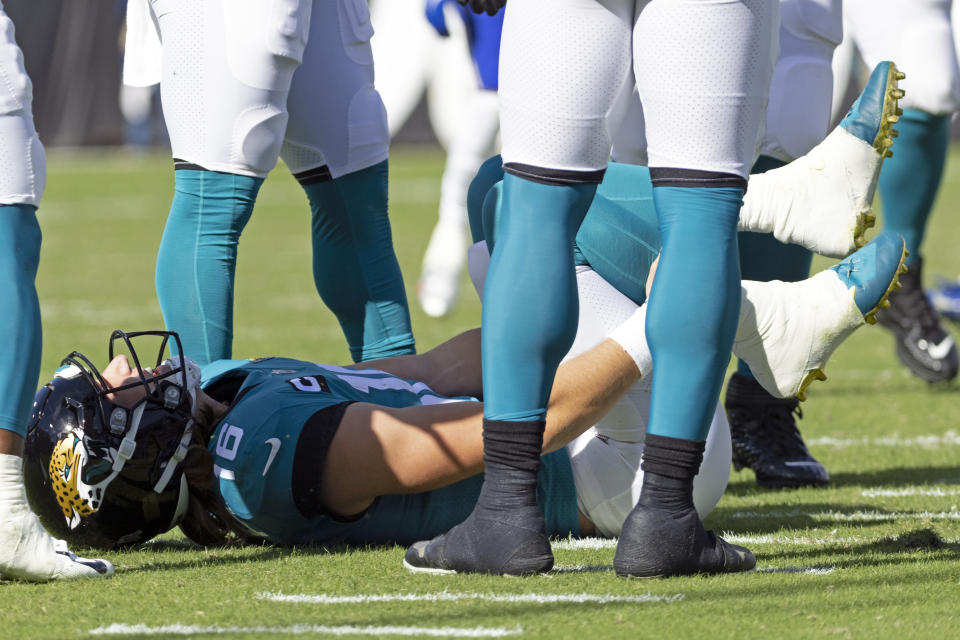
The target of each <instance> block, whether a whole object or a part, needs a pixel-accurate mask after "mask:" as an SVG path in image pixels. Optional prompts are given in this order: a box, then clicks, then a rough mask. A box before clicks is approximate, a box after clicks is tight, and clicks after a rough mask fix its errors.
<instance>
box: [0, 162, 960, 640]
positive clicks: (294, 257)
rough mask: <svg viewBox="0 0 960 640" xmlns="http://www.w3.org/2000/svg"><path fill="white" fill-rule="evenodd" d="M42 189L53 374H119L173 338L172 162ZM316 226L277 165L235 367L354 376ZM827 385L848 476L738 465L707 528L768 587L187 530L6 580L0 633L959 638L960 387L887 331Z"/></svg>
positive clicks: (397, 176) (951, 242)
mask: <svg viewBox="0 0 960 640" xmlns="http://www.w3.org/2000/svg"><path fill="white" fill-rule="evenodd" d="M442 160H443V158H442V156H441V154H440V153H439V152H437V151H434V150H432V149H419V148H416V149H399V150H397V151H395V152H394V153H393V157H392V163H391V179H392V182H391V196H392V198H391V211H392V214H391V215H392V220H393V228H394V239H395V242H396V245H397V249H398V253H399V256H400V262H401V266H402V268H403V270H404V273H405V274H406V276H407V287H408V292H410V296H411V299H413V297H414V294H413V291H414V285H415V282H416V277H417V275H418V272H419V262H420V257H421V255H422V252H423V250H424V248H425V246H426V241H427V235H428V234H429V231H430V229H431V227H432V224H433V222H434V216H435V212H436V204H437V200H438V195H439V176H440V172H441V169H442ZM947 171H948V172H947V175H946V178H945V184H944V188H943V190H942V191H941V195H940V199H939V202H938V205H937V211H936V212H935V214H934V216H933V220H932V223H931V227H930V230H929V234H928V240H927V251H926V256H927V271H928V274H929V276H931V277H932V276H933V275H934V274H937V273H940V274H944V275H951V276H953V275H956V274H958V273H960V252H958V251H957V246H958V239H960V220H958V219H957V216H956V214H955V210H956V209H957V208H958V206H960V149H954V151H953V154H952V158H951V162H950V164H949V165H948V169H947ZM48 184H49V186H48V189H47V193H46V195H45V199H44V206H43V208H42V210H41V224H42V226H43V229H44V245H43V247H44V248H43V256H42V264H41V267H40V275H39V279H38V286H39V290H40V297H41V301H42V307H43V321H44V341H45V342H44V359H43V362H44V364H43V374H42V377H43V379H44V380H45V379H47V378H48V377H49V376H50V375H51V373H52V370H53V368H54V367H55V366H56V365H57V364H58V362H59V359H60V358H61V357H62V356H63V355H65V354H66V353H67V352H69V351H70V350H72V349H80V350H82V351H84V352H86V353H87V354H88V355H91V356H93V357H94V358H95V360H97V361H100V360H102V359H105V358H106V339H107V336H108V335H109V332H110V330H112V329H114V328H124V329H146V328H159V327H160V326H161V324H162V323H161V316H160V311H159V306H158V304H157V302H156V299H155V296H154V289H153V265H154V259H155V256H156V250H157V246H158V244H159V241H160V234H161V230H162V228H163V222H164V218H165V215H166V211H167V208H168V205H169V200H170V190H171V187H172V171H171V166H170V161H169V159H168V158H165V157H160V156H152V155H146V156H142V155H129V154H122V153H120V154H98V153H82V154H66V153H62V152H52V153H51V154H50V158H49V181H48ZM308 225H309V216H308V212H307V208H306V203H305V198H304V196H303V194H302V192H301V191H300V189H299V187H298V186H297V185H296V183H295V182H294V181H293V179H292V178H290V176H289V174H288V173H287V172H286V171H285V170H284V169H283V168H281V169H278V170H277V171H276V172H275V173H274V175H273V176H271V178H270V180H268V181H267V183H266V185H265V186H264V189H263V191H262V192H261V196H260V199H259V202H258V205H257V210H256V213H255V215H254V217H253V220H252V222H251V223H250V225H249V226H248V228H247V230H246V232H245V234H244V236H243V240H242V242H241V250H240V263H239V273H238V276H237V301H236V316H235V321H236V340H235V344H234V354H235V355H236V356H262V355H285V356H298V357H305V358H310V359H313V360H318V361H330V362H335V363H344V362H346V361H347V359H348V358H347V350H346V348H345V346H344V344H343V339H342V337H341V334H340V331H339V328H338V327H337V325H336V323H335V321H334V320H333V317H332V316H331V315H330V314H329V313H328V312H327V311H326V310H325V309H324V308H323V306H322V305H321V303H320V302H319V300H318V298H317V295H316V293H315V290H314V288H313V281H312V275H311V267H310V249H309V240H308V238H309V226H308ZM826 264H828V263H827V262H826V261H818V262H817V263H816V268H823V267H824V266H825V265H826ZM464 282H465V284H466V280H465V281H464ZM467 286H468V285H467ZM474 297H475V296H473V294H472V290H470V289H465V290H464V293H463V295H462V298H461V303H460V305H459V306H458V307H457V310H456V312H455V313H454V314H453V315H452V316H451V317H449V318H445V319H443V320H434V319H431V318H428V317H427V316H425V315H423V314H422V313H421V312H420V311H419V309H418V308H416V305H415V304H414V305H413V310H412V311H413V321H414V329H415V332H416V335H417V338H418V344H419V347H420V348H421V349H425V348H428V347H430V346H433V345H435V344H437V343H438V342H440V341H441V340H443V339H445V338H446V337H449V336H450V335H452V334H453V333H454V332H456V331H458V330H460V329H464V328H468V327H471V326H475V325H476V324H477V323H478V322H479V304H478V303H477V302H476V301H475V300H474ZM827 373H828V375H829V376H830V380H829V381H828V382H826V383H818V384H816V385H814V386H813V387H812V389H811V391H810V393H809V400H808V401H807V402H805V403H804V404H803V412H804V415H803V420H802V423H801V426H802V429H803V432H804V434H805V436H806V438H807V440H808V443H809V444H810V446H811V449H812V451H813V453H814V455H816V456H817V457H818V458H819V459H820V460H821V461H822V462H824V463H825V464H826V466H827V467H828V468H829V469H830V471H831V473H832V474H833V483H832V484H831V486H830V488H828V489H821V490H794V491H774V492H770V491H761V490H758V489H757V488H756V487H755V485H754V482H753V477H752V475H751V474H750V472H743V473H740V474H736V473H735V474H733V476H732V477H731V484H730V487H729V489H728V491H727V494H726V496H725V497H724V498H723V500H722V501H721V502H720V504H719V506H718V508H717V509H716V511H715V512H714V513H713V514H712V515H711V516H710V518H709V519H708V522H707V524H708V526H710V527H712V528H714V529H716V530H719V531H724V532H726V534H727V535H728V536H729V538H730V539H731V540H732V541H735V542H739V543H741V544H745V545H747V546H749V547H750V548H751V549H752V550H753V551H754V552H755V553H756V554H757V557H758V569H757V571H755V572H752V573H748V574H742V575H732V576H722V577H709V578H707V577H690V578H676V579H668V580H648V581H637V580H635V581H627V580H621V579H618V578H616V577H615V576H614V575H613V573H612V571H611V570H610V563H611V561H612V558H613V553H614V548H613V545H612V544H610V543H609V542H608V541H601V540H588V541H586V542H585V543H584V542H579V541H559V542H558V543H557V545H556V560H557V567H558V568H557V570H555V571H554V572H553V573H551V574H550V575H546V576H538V577H531V578H494V577H481V576H453V577H441V576H423V575H410V574H408V573H407V572H406V571H405V570H404V569H403V568H402V566H401V562H400V561H401V558H402V555H403V549H401V548H399V547H393V548H378V549H369V550H352V551H346V552H327V551H325V550H323V549H313V548H305V549H293V550H291V549H285V548H275V547H269V546H265V547H249V548H242V549H200V548H196V547H193V546H191V545H190V544H189V543H187V542H185V541H184V540H183V538H182V536H180V535H179V534H176V533H172V534H168V535H167V536H165V537H164V538H162V539H161V540H159V541H157V542H154V543H152V544H148V545H144V546H143V547H141V548H136V549H133V550H129V551H125V552H122V553H110V554H108V557H109V558H110V559H111V560H112V561H113V562H114V563H115V564H116V567H117V574H116V576H115V577H114V578H113V579H111V580H107V581H96V582H88V583H82V584H77V583H65V584H49V585H36V584H23V583H10V582H5V583H0V599H2V603H3V604H2V609H0V638H4V639H6V640H13V639H20V638H31V639H33V638H38V639H39V638H50V639H61V638H86V637H92V636H99V635H107V634H111V637H117V636H119V637H128V638H165V637H172V636H178V637H182V636H184V635H188V636H190V637H214V636H220V637H224V636H226V637H244V638H254V637H260V638H268V637H269V638H273V637H281V636H287V635H291V634H298V635H304V636H312V637H320V636H326V635H348V636H349V635H366V636H391V635H415V636H431V637H499V636H507V635H511V636H513V635H515V636H518V637H524V638H580V639H582V638H608V637H624V638H647V637H657V638H659V637H663V638H700V637H703V638H742V637H748V638H784V637H787V638H812V637H824V636H830V637H840V638H844V637H851V638H877V637H882V636H886V635H887V634H889V635H891V636H897V637H903V638H951V637H954V638H955V637H958V636H960V612H958V609H960V509H958V504H960V402H958V400H960V393H958V388H957V386H956V385H954V386H949V387H930V386H928V385H927V384H925V383H923V382H920V381H918V380H916V379H913V378H912V377H911V376H910V375H909V374H908V373H906V370H905V369H904V368H903V367H901V366H900V364H899V362H898V361H897V360H896V358H895V356H894V353H893V343H892V339H891V337H890V336H889V335H888V334H886V333H885V332H884V331H883V330H882V329H879V328H873V327H868V328H866V329H864V330H861V331H859V332H858V333H857V334H855V335H854V336H853V337H852V339H851V340H850V341H849V342H848V344H846V345H844V347H842V348H841V349H840V351H839V352H838V354H837V355H836V357H835V358H834V359H833V360H832V361H831V363H830V365H829V366H828V367H827ZM79 551H83V550H79ZM281 594H282V595H283V596H286V597H280V595H281ZM400 596H405V597H403V598H400Z"/></svg>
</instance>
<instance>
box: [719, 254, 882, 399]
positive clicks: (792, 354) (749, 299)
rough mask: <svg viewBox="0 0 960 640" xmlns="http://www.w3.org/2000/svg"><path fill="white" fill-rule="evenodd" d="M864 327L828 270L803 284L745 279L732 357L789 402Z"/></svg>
mask: <svg viewBox="0 0 960 640" xmlns="http://www.w3.org/2000/svg"><path fill="white" fill-rule="evenodd" d="M863 325H864V319H863V315H862V314H861V313H860V310H859V309H858V308H857V305H856V303H855V302H854V299H853V292H852V291H851V290H850V289H848V288H847V286H846V285H845V284H844V283H843V282H842V281H841V280H840V278H839V277H838V276H837V274H836V272H835V271H832V270H830V269H827V270H826V271H821V272H820V273H818V274H816V275H814V276H813V277H811V278H807V279H806V280H803V281H801V282H780V281H779V280H774V281H772V282H752V281H747V280H745V281H744V282H743V284H742V288H741V302H740V318H739V321H738V323H737V335H736V338H735V339H734V343H733V353H734V355H736V356H737V357H738V358H741V359H742V360H743V361H744V362H746V363H747V364H748V365H750V370H751V371H752V372H753V375H754V377H755V378H756V380H757V382H759V383H760V384H761V385H762V386H763V387H764V389H766V390H767V391H768V392H770V393H771V394H773V395H775V396H777V397H780V398H788V397H791V396H794V395H796V394H797V393H798V392H799V391H800V387H801V384H802V382H803V381H804V378H805V377H806V376H807V374H808V373H810V372H812V371H813V370H815V369H822V368H823V367H824V366H825V365H826V362H827V359H828V358H829V357H830V355H831V354H832V353H833V351H834V350H835V349H836V348H837V347H838V346H839V345H840V343H842V342H843V341H844V340H845V339H846V338H847V336H849V335H850V334H851V333H853V331H855V330H856V329H857V328H859V327H861V326H863Z"/></svg>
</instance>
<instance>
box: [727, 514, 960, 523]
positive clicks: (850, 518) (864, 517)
mask: <svg viewBox="0 0 960 640" xmlns="http://www.w3.org/2000/svg"><path fill="white" fill-rule="evenodd" d="M728 517H730V518H756V519H758V520H767V519H770V518H778V519H781V518H811V519H813V520H841V521H844V522H859V521H869V520H905V519H910V518H912V519H921V520H960V511H892V512H887V511H850V512H843V511H763V512H760V511H737V512H735V513H731V514H730V515H729V516H728Z"/></svg>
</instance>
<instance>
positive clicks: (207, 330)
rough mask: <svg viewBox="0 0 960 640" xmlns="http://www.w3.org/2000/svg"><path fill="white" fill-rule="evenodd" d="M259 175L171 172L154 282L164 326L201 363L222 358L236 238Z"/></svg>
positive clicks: (227, 348)
mask: <svg viewBox="0 0 960 640" xmlns="http://www.w3.org/2000/svg"><path fill="white" fill-rule="evenodd" d="M261 184H263V179H262V178H251V177H248V176H239V175H234V174H231V173H219V172H215V171H204V170H195V169H179V170H177V171H175V172H174V196H173V203H172V204H171V205H170V215H169V216H168V217H167V225H166V227H165V228H164V230H163V239H162V240H161V241H160V251H159V253H158V254H157V272H156V287H157V297H158V298H159V300H160V309H161V310H162V311H163V320H164V323H166V325H167V329H169V330H171V331H176V332H178V333H179V334H180V340H181V341H182V343H183V349H184V351H185V352H186V355H188V356H190V357H191V358H193V359H194V360H196V361H197V362H198V363H199V364H201V365H204V364H207V363H209V362H212V361H213V360H220V359H226V358H230V356H231V355H232V349H233V282H234V274H235V272H236V264H237V243H238V242H239V240H240V234H241V232H242V231H243V228H244V226H246V224H247V221H248V220H249V219H250V215H251V213H253V205H254V202H255V201H256V199H257V193H258V192H259V190H260V185H261Z"/></svg>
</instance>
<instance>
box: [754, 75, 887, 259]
mask: <svg viewBox="0 0 960 640" xmlns="http://www.w3.org/2000/svg"><path fill="white" fill-rule="evenodd" d="M903 77H904V75H903V74H902V73H900V72H899V71H898V70H897V68H896V66H895V65H894V64H893V63H892V62H881V63H880V64H879V65H877V67H876V69H874V72H873V74H872V75H871V76H870V81H869V82H868V83H867V85H866V87H864V89H863V92H862V93H861V94H860V97H859V98H858V99H857V101H856V102H855V103H854V105H853V107H851V109H850V112H849V113H848V114H847V116H846V117H845V118H844V119H843V121H842V122H841V123H840V124H839V125H837V127H836V128H835V129H834V130H833V131H832V132H831V133H830V135H828V136H827V137H826V139H825V140H824V141H823V142H821V143H820V144H818V145H817V146H815V147H814V148H813V149H811V150H810V152H809V153H807V155H805V156H803V157H800V158H797V159H796V160H794V161H793V162H791V163H790V164H788V165H786V166H783V167H780V168H778V169H773V170H771V171H768V172H766V173H760V174H756V175H751V176H750V182H749V188H748V189H747V193H746V195H745V196H744V199H743V207H742V209H741V211H740V224H739V229H740V230H741V231H755V232H759V233H772V234H773V235H774V237H775V238H776V239H777V240H779V241H780V242H783V243H786V244H796V245H800V246H803V247H806V248H807V249H809V250H810V251H813V252H814V253H818V254H820V255H823V256H827V257H831V258H843V257H844V256H847V255H849V254H850V253H851V252H853V251H855V250H856V249H858V248H860V247H862V246H864V244H865V243H866V241H865V237H864V235H865V233H866V231H867V229H869V228H870V227H872V226H874V224H875V221H876V216H874V215H873V212H872V209H871V207H872V204H873V196H874V193H875V192H876V188H877V180H878V179H879V177H880V167H881V165H882V164H883V159H884V158H885V157H889V156H890V155H891V151H890V146H891V145H893V138H895V137H896V135H897V132H896V131H895V130H894V128H893V125H894V124H895V123H896V122H897V120H898V115H899V114H900V113H902V112H901V111H900V110H899V108H898V107H897V101H898V100H899V98H901V97H902V96H903V91H901V90H900V89H899V88H898V87H897V82H898V81H899V80H901V79H902V78H903Z"/></svg>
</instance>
